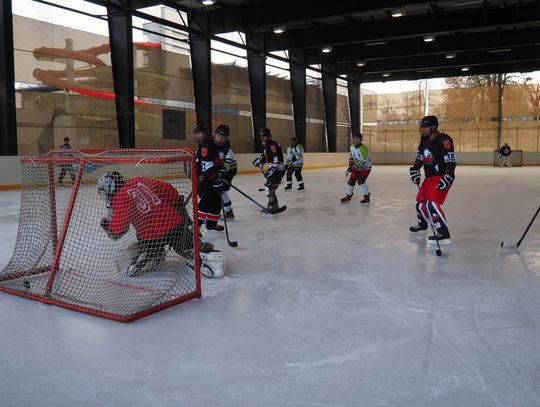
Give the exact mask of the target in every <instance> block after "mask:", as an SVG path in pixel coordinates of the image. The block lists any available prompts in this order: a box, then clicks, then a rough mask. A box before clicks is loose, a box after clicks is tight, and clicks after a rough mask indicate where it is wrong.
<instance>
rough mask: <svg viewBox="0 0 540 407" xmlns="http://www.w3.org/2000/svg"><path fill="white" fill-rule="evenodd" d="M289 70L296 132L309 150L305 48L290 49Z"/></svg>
mask: <svg viewBox="0 0 540 407" xmlns="http://www.w3.org/2000/svg"><path fill="white" fill-rule="evenodd" d="M289 70H290V73H291V93H292V101H293V114H294V132H295V135H296V138H297V139H298V142H299V143H300V144H302V146H304V149H305V150H306V151H307V145H306V144H307V125H306V113H307V109H306V66H305V56H304V50H291V51H289Z"/></svg>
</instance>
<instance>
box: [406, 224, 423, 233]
mask: <svg viewBox="0 0 540 407" xmlns="http://www.w3.org/2000/svg"><path fill="white" fill-rule="evenodd" d="M426 229H427V225H421V224H418V225H414V226H411V227H410V228H409V232H410V233H417V232H422V231H424V230H426Z"/></svg>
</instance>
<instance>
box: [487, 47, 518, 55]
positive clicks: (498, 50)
mask: <svg viewBox="0 0 540 407" xmlns="http://www.w3.org/2000/svg"><path fill="white" fill-rule="evenodd" d="M510 51H512V48H502V49H490V50H489V51H488V52H489V53H490V54H497V53H499V52H510Z"/></svg>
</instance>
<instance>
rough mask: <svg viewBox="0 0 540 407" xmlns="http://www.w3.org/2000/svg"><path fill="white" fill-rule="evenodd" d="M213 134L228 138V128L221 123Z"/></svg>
mask: <svg viewBox="0 0 540 407" xmlns="http://www.w3.org/2000/svg"><path fill="white" fill-rule="evenodd" d="M215 134H216V135H219V136H225V137H229V134H230V131H229V126H227V125H226V124H223V123H221V124H220V125H219V126H217V127H216V131H215Z"/></svg>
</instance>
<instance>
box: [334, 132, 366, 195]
mask: <svg viewBox="0 0 540 407" xmlns="http://www.w3.org/2000/svg"><path fill="white" fill-rule="evenodd" d="M363 139H364V137H363V136H362V133H357V134H355V135H354V136H353V144H352V145H351V148H350V153H351V155H350V157H349V168H347V175H348V180H347V195H345V196H344V197H343V198H341V202H342V203H348V202H350V200H351V198H352V196H353V191H354V184H355V183H358V185H359V187H360V192H362V195H364V199H362V200H361V201H360V203H361V204H363V205H368V204H369V202H370V195H371V194H370V193H369V188H368V184H367V182H366V180H367V178H368V177H369V174H370V173H371V156H370V155H369V149H368V148H367V146H366V145H364V144H362V140H363Z"/></svg>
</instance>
